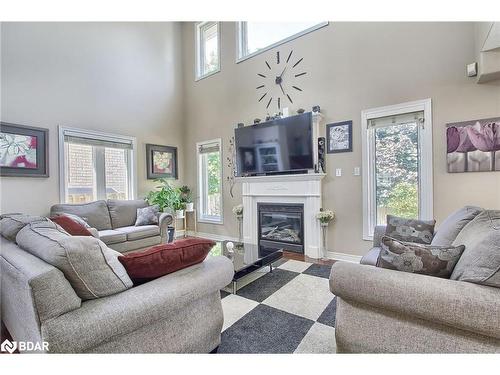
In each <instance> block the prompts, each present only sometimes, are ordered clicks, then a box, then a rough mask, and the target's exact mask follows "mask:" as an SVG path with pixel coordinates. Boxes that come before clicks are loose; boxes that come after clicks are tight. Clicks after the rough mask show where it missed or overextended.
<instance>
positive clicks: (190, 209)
mask: <svg viewBox="0 0 500 375" xmlns="http://www.w3.org/2000/svg"><path fill="white" fill-rule="evenodd" d="M193 211H194V203H193V202H189V203H186V212H193Z"/></svg>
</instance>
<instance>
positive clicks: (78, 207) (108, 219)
mask: <svg viewBox="0 0 500 375" xmlns="http://www.w3.org/2000/svg"><path fill="white" fill-rule="evenodd" d="M147 205H148V203H147V202H146V201H144V200H142V199H137V200H114V199H108V200H107V201H104V200H100V201H96V202H91V203H84V204H56V205H54V206H52V207H51V209H50V215H51V216H54V215H58V214H64V213H68V214H73V215H77V216H80V217H81V218H82V219H84V220H85V221H86V222H87V223H88V224H89V225H90V226H91V227H93V228H95V229H97V231H98V233H99V239H100V240H101V241H103V242H104V243H105V244H106V245H108V246H109V247H110V248H112V249H114V250H116V251H119V252H121V253H124V252H128V251H132V250H137V249H142V248H146V247H150V246H154V245H158V244H160V243H165V242H167V230H168V226H169V225H171V224H172V222H173V216H172V215H171V214H169V213H160V214H159V218H158V219H159V224H158V225H142V226H137V227H136V226H135V225H134V224H135V221H136V219H137V209H138V208H144V207H146V206H147Z"/></svg>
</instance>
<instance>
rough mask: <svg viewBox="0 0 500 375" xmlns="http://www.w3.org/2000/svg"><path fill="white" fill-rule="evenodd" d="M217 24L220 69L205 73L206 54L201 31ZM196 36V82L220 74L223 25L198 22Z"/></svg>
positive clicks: (195, 28)
mask: <svg viewBox="0 0 500 375" xmlns="http://www.w3.org/2000/svg"><path fill="white" fill-rule="evenodd" d="M214 24H216V25H217V56H218V58H217V61H218V62H219V64H218V67H217V69H216V70H213V71H211V72H209V73H205V74H204V73H203V63H204V61H203V60H202V59H203V58H204V56H205V54H204V53H203V51H202V48H203V46H202V44H201V31H202V29H203V28H205V27H210V26H212V25H214ZM194 34H195V41H196V43H195V59H196V61H195V64H194V65H195V66H194V69H195V71H194V76H195V81H199V80H201V79H203V78H207V77H210V76H213V75H214V74H216V73H219V72H220V66H221V61H220V56H221V55H220V49H221V43H220V34H221V23H220V22H216V21H206V22H197V23H195V25H194Z"/></svg>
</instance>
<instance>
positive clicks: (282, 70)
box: [256, 50, 307, 111]
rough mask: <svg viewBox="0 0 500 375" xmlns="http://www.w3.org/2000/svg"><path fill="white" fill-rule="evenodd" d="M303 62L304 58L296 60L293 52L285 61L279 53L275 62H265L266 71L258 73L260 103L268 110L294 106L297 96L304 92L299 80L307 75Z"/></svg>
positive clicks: (279, 109)
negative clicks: (294, 99)
mask: <svg viewBox="0 0 500 375" xmlns="http://www.w3.org/2000/svg"><path fill="white" fill-rule="evenodd" d="M302 60H304V58H303V57H300V58H299V57H297V58H295V57H294V55H293V50H291V51H290V53H289V54H288V55H286V58H284V59H283V58H282V56H281V54H280V52H279V51H278V52H276V59H275V60H274V61H272V60H270V61H267V60H266V61H265V63H266V65H265V68H264V70H263V71H262V72H261V73H257V75H258V76H259V77H260V82H259V84H258V86H257V87H256V89H257V93H258V101H259V102H262V103H265V105H266V109H269V108H270V107H271V106H276V108H277V109H278V111H281V109H282V108H283V107H286V106H287V104H288V103H289V104H293V98H294V97H295V95H296V94H298V93H299V92H301V91H302V88H301V87H300V86H299V84H300V81H299V79H300V77H302V76H304V75H306V74H307V73H306V72H305V71H304V70H303V69H302V66H301V62H302Z"/></svg>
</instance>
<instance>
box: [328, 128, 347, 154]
mask: <svg viewBox="0 0 500 375" xmlns="http://www.w3.org/2000/svg"><path fill="white" fill-rule="evenodd" d="M326 141H327V147H326V151H327V152H328V153H329V154H336V153H340V152H351V151H352V121H342V122H336V123H333V124H328V125H326Z"/></svg>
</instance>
